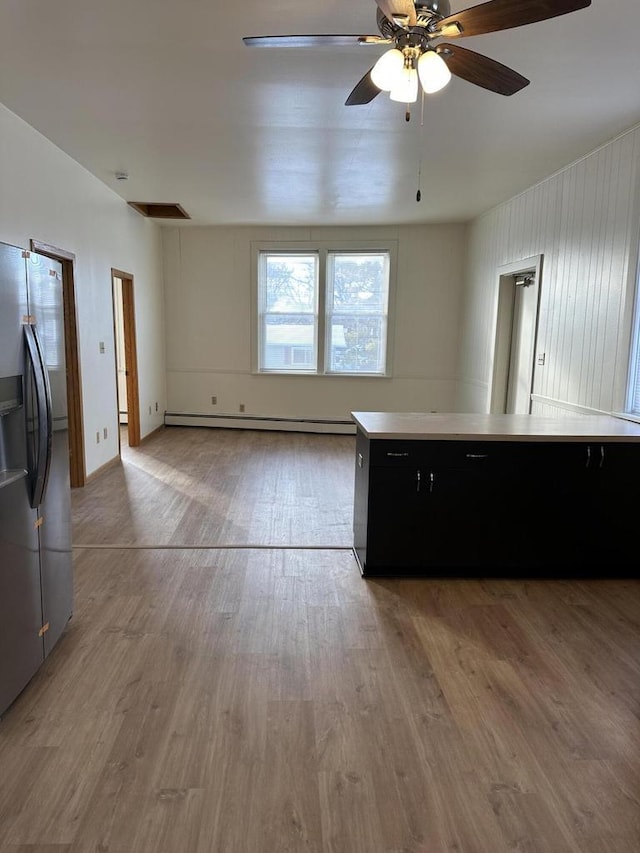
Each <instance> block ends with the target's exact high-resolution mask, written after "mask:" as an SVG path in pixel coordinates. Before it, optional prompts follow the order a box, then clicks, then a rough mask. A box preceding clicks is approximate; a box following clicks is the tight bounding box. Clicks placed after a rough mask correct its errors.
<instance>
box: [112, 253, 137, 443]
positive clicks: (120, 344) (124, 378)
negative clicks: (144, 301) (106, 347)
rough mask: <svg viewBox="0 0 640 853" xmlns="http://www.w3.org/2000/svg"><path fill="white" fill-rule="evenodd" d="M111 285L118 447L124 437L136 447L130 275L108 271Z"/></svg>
mask: <svg viewBox="0 0 640 853" xmlns="http://www.w3.org/2000/svg"><path fill="white" fill-rule="evenodd" d="M111 282H112V290H113V337H114V352H115V356H116V357H115V362H116V363H115V368H116V393H117V398H118V399H117V407H118V433H119V446H120V442H121V440H122V437H123V436H124V437H126V440H127V443H128V445H129V447H138V446H139V444H140V401H139V397H138V357H137V345H136V319H135V303H134V298H133V276H132V275H130V274H129V273H125V272H121V271H120V270H115V269H112V270H111ZM125 427H126V428H125Z"/></svg>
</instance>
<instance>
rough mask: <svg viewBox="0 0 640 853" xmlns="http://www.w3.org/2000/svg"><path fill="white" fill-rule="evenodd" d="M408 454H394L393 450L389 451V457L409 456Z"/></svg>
mask: <svg viewBox="0 0 640 853" xmlns="http://www.w3.org/2000/svg"><path fill="white" fill-rule="evenodd" d="M408 455H409V454H408V453H394V452H393V451H392V450H388V451H387V456H408Z"/></svg>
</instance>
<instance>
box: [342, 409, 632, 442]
mask: <svg viewBox="0 0 640 853" xmlns="http://www.w3.org/2000/svg"><path fill="white" fill-rule="evenodd" d="M351 417H352V418H353V420H354V422H355V423H356V425H357V427H358V428H359V430H360V431H361V432H362V433H363V434H364V435H366V436H367V437H368V438H373V439H407V440H412V441H413V440H431V441H433V440H438V441H443V440H444V441H455V440H464V441H467V440H473V441H594V440H595V441H598V440H602V441H621V442H632V441H640V424H638V423H635V422H633V421H627V420H624V419H622V418H614V417H612V416H609V415H568V416H567V417H562V418H549V417H542V416H540V415H486V414H462V413H444V412H438V413H432V414H428V413H422V412H352V413H351Z"/></svg>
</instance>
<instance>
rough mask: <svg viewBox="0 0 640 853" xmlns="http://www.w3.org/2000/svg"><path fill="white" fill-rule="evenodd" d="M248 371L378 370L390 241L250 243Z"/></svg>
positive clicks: (382, 367) (385, 343)
mask: <svg viewBox="0 0 640 853" xmlns="http://www.w3.org/2000/svg"><path fill="white" fill-rule="evenodd" d="M255 253H256V257H255V266H254V268H255V270H256V279H255V284H256V287H255V304H256V312H255V336H254V337H255V341H256V358H255V359H254V366H255V369H256V370H257V371H258V372H260V373H303V374H320V375H351V376H354V375H356V376H357V375H362V376H386V375H388V374H389V369H390V364H389V356H388V350H389V336H388V327H389V306H390V302H391V299H390V295H391V281H392V262H393V257H394V251H393V247H389V246H385V247H367V248H354V249H351V248H335V247H332V246H330V245H319V246H314V247H313V250H309V249H304V250H301V249H278V248H271V247H263V246H260V247H255Z"/></svg>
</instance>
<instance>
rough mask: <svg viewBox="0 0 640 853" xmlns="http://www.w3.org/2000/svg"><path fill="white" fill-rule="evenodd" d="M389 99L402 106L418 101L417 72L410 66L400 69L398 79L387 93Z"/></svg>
mask: <svg viewBox="0 0 640 853" xmlns="http://www.w3.org/2000/svg"><path fill="white" fill-rule="evenodd" d="M389 97H390V98H391V100H392V101H400V103H402V104H415V102H416V101H417V100H418V72H417V71H416V69H415V68H414V67H413V66H412V65H409V66H406V65H405V67H404V68H403V69H402V73H401V75H400V79H399V80H398V82H397V83H396V85H395V86H394V87H393V89H392V90H391V91H390V92H389Z"/></svg>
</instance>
